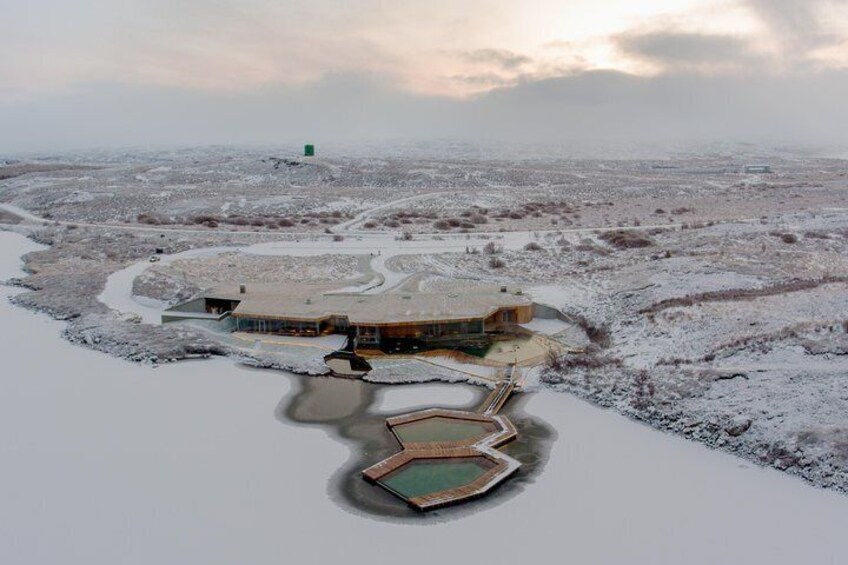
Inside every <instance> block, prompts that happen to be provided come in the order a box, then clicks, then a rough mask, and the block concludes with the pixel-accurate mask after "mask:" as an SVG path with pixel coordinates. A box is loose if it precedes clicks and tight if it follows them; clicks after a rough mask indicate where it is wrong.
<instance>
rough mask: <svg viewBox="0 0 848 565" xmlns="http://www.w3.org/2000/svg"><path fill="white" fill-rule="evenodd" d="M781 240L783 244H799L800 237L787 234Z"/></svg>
mask: <svg viewBox="0 0 848 565" xmlns="http://www.w3.org/2000/svg"><path fill="white" fill-rule="evenodd" d="M780 240H781V241H783V243H798V236H797V235H795V234H794V233H785V234H783V235H781V236H780Z"/></svg>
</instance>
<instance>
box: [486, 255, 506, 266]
mask: <svg viewBox="0 0 848 565" xmlns="http://www.w3.org/2000/svg"><path fill="white" fill-rule="evenodd" d="M504 267H506V263H504V262H503V261H502V260H501V259H500V257H495V256H494V255H493V256H491V257H489V268H490V269H503V268H504Z"/></svg>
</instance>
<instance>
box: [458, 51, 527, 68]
mask: <svg viewBox="0 0 848 565" xmlns="http://www.w3.org/2000/svg"><path fill="white" fill-rule="evenodd" d="M457 55H458V56H459V57H460V58H461V59H463V60H465V61H467V62H469V63H480V64H487V65H493V66H496V67H500V68H501V69H504V70H510V71H511V70H515V69H517V68H519V67H521V66H523V65H527V64H529V63H531V62H532V59H531V58H530V57H527V56H526V55H520V54H518V53H513V52H512V51H508V50H506V49H475V50H473V51H464V52H463V51H460V52H458V53H457Z"/></svg>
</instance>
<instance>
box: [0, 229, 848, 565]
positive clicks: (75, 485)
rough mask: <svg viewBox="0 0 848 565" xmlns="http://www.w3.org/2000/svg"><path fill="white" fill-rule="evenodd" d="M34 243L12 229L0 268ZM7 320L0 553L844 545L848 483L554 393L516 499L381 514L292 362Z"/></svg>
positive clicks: (412, 554)
mask: <svg viewBox="0 0 848 565" xmlns="http://www.w3.org/2000/svg"><path fill="white" fill-rule="evenodd" d="M34 248H35V246H34V245H33V244H31V243H28V242H25V241H24V240H23V239H22V238H21V237H20V236H17V235H14V234H8V233H0V277H8V276H14V275H15V274H16V270H17V266H18V265H19V261H18V259H17V257H18V256H19V255H20V254H21V253H23V252H25V251H28V250H30V249H34ZM0 292H2V294H4V295H8V294H10V293H11V292H15V291H14V290H11V289H2V290H0ZM0 316H2V318H0V319H2V320H3V321H2V325H0V328H2V339H0V355H2V357H3V359H4V370H3V372H2V375H1V376H0V430H2V431H0V460H2V461H3V471H2V481H0V500H3V504H2V506H0V562H2V563H57V562H61V563H69V564H71V563H84V564H86V565H87V564H89V563H92V562H93V563H126V564H132V563H145V564H147V563H203V564H204V565H214V564H217V563H235V562H242V563H253V564H262V563H279V562H280V560H281V556H282V559H283V560H284V561H285V562H292V563H295V562H305V563H329V562H339V563H341V562H344V563H364V562H367V561H368V560H370V561H374V560H375V559H376V560H379V561H380V562H391V561H395V560H396V561H398V562H403V563H408V564H416V563H427V564H432V562H433V552H432V548H433V547H438V548H439V555H441V556H444V557H445V558H449V559H450V560H451V561H452V562H453V561H456V562H458V561H462V560H468V561H471V560H474V561H475V562H481V563H493V564H499V563H519V562H536V563H562V562H566V561H568V562H576V563H581V564H594V563H628V564H643V563H644V564H648V563H650V564H663V563H675V564H676V563H687V564H693V565H697V564H700V563H704V564H710V565H714V564H716V563H726V564H732V563H770V564H776V565H779V564H782V563H787V564H789V563H792V564H795V563H844V562H845V560H846V556H848V538H846V536H845V535H844V524H845V523H846V520H848V499H846V498H845V497H844V496H843V495H840V494H837V493H835V492H830V491H824V490H818V489H815V488H812V487H810V486H808V485H806V484H804V483H802V482H801V481H800V480H797V479H793V478H791V477H788V476H785V475H782V474H780V473H778V472H776V471H772V470H765V469H760V468H753V467H751V466H750V465H748V464H745V463H743V462H742V461H741V460H739V459H736V458H734V457H731V456H729V455H725V454H722V453H719V452H714V451H709V450H707V449H706V448H704V447H703V446H701V445H698V444H695V443H690V442H687V441H685V440H682V439H678V438H675V437H672V436H669V435H665V434H661V433H658V432H656V431H653V430H651V429H650V428H647V427H645V426H642V425H639V424H636V423H633V422H632V421H630V420H627V419H625V418H623V417H621V416H618V415H615V414H614V413H612V412H610V411H605V410H600V409H598V408H595V407H592V406H590V405H588V404H586V403H583V402H581V401H579V400H576V399H574V398H572V397H570V396H567V395H563V394H554V393H539V394H536V395H534V396H532V397H531V399H530V400H529V402H528V403H527V405H526V410H527V411H528V412H530V413H531V414H533V415H535V416H536V417H539V418H542V419H544V420H546V421H547V422H548V423H549V424H550V425H551V426H552V427H553V428H554V429H555V430H556V431H557V433H558V434H559V437H558V438H557V439H556V441H555V444H554V446H553V450H552V453H551V459H550V460H549V461H548V463H547V465H546V467H545V469H544V471H543V473H542V474H541V475H540V476H539V477H538V478H537V480H536V481H535V482H534V483H532V484H528V485H526V487H525V490H524V491H523V492H522V493H520V494H519V495H518V496H516V497H514V498H511V499H508V500H506V501H504V502H502V503H501V504H498V505H496V506H494V507H492V508H489V509H487V510H485V511H482V512H477V513H473V514H471V515H467V516H465V517H464V518H462V520H461V522H460V523H454V522H443V521H440V519H439V518H438V516H431V517H425V518H422V519H421V521H420V522H417V523H412V524H410V523H408V522H404V523H391V522H385V521H378V520H374V519H370V518H367V517H365V516H361V515H357V514H353V513H350V512H346V511H343V510H342V509H341V508H340V507H339V506H338V505H337V504H336V503H335V502H334V501H333V500H332V499H331V498H329V497H328V496H327V488H328V487H327V481H328V479H329V477H330V476H331V475H332V474H333V473H335V472H336V471H337V470H338V469H339V468H340V467H341V466H343V465H344V463H345V461H346V460H347V458H348V456H349V453H348V449H347V447H345V446H344V445H343V444H341V443H338V441H337V440H334V439H332V438H330V437H328V436H327V434H326V433H325V432H324V431H323V430H321V429H317V428H310V427H303V426H295V425H289V424H286V423H281V422H280V421H278V420H277V419H276V418H275V416H274V410H275V408H276V407H277V405H278V403H279V401H280V398H281V397H283V396H284V395H286V394H287V393H288V392H289V391H290V389H291V383H290V382H289V380H288V378H287V377H286V376H285V375H284V374H281V373H279V372H270V371H268V372H263V371H256V370H247V369H242V368H238V367H236V366H234V365H233V364H231V363H230V362H228V361H225V360H218V361H205V362H188V363H180V364H174V365H169V366H164V367H160V368H158V369H152V368H150V367H147V366H140V365H133V364H130V363H126V362H124V361H120V360H118V359H114V358H111V357H108V356H105V355H102V354H99V353H96V352H93V351H89V350H86V349H83V348H78V347H75V346H73V345H71V344H69V343H67V342H65V341H64V340H62V339H61V337H60V336H59V332H60V331H61V329H62V327H63V324H62V323H60V322H56V321H52V320H49V319H47V318H46V317H44V316H41V315H36V314H33V313H30V312H27V311H24V310H22V309H19V308H16V307H13V306H12V305H11V304H9V302H8V301H7V300H5V296H4V299H3V300H2V301H0ZM392 390H394V389H392ZM439 394H441V393H439ZM414 395H415V393H413V396H414ZM397 398H398V397H395V399H394V400H390V402H391V403H393V404H389V405H390V406H391V405H393V406H399V405H400V402H401V401H400V400H397ZM292 453H301V454H305V453H308V458H306V459H303V460H299V461H297V462H295V461H294V460H293V459H292V455H291V454H292ZM422 528H426V529H422ZM501 531H505V533H507V535H508V540H507V539H504V538H503V536H499V535H497V532H501Z"/></svg>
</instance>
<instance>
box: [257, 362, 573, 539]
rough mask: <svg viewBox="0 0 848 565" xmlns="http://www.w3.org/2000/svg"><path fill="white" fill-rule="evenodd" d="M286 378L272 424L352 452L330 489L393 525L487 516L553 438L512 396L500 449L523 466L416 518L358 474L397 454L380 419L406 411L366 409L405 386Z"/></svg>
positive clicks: (516, 488)
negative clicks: (313, 431)
mask: <svg viewBox="0 0 848 565" xmlns="http://www.w3.org/2000/svg"><path fill="white" fill-rule="evenodd" d="M257 370H261V369H257ZM287 376H288V378H290V379H291V380H292V382H293V384H294V386H293V388H292V390H291V391H290V392H289V393H288V394H287V395H286V396H285V397H284V398H282V399H281V400H280V402H279V404H278V405H277V409H276V411H275V415H276V417H277V419H278V420H280V421H281V422H284V423H286V424H288V425H291V424H295V425H305V426H318V427H321V428H322V429H325V430H326V431H328V432H329V433H330V435H331V436H333V437H334V438H336V439H338V440H341V441H343V442H344V443H346V444H347V445H348V446H349V447H350V450H351V455H350V457H349V458H348V460H347V462H346V463H345V464H344V465H343V466H342V467H341V468H340V469H339V470H338V471H337V472H336V473H335V474H334V475H333V476H332V477H330V478H329V487H328V491H329V495H330V496H331V498H332V499H333V500H335V501H336V502H337V503H338V504H339V505H340V506H341V507H342V508H343V509H345V510H347V511H349V512H352V513H355V514H359V515H366V516H369V517H373V518H377V519H386V520H391V521H393V522H397V521H398V520H401V521H405V522H410V523H431V522H433V521H449V520H455V519H459V518H462V517H465V516H469V515H471V514H474V513H476V512H481V511H485V510H486V509H487V508H491V507H493V506H496V505H498V504H501V503H502V502H504V501H506V500H508V499H509V498H511V497H513V496H517V495H518V494H520V493H521V491H522V490H523V489H524V488H525V487H526V486H527V485H529V484H532V483H533V482H534V480H535V478H536V477H537V476H538V475H539V473H541V471H542V469H543V468H544V465H545V462H546V461H547V460H548V455H549V453H550V448H551V445H552V443H553V441H554V439H555V438H556V432H555V431H554V430H553V429H552V428H551V427H550V426H548V425H547V424H546V423H545V422H544V421H542V420H541V419H539V418H536V417H534V416H531V415H529V414H527V413H525V412H524V409H523V408H524V405H525V404H526V400H527V395H523V394H520V395H516V396H515V397H513V398H512V399H511V400H510V401H509V402H508V403H507V406H506V407H505V408H504V409H503V410H502V411H501V413H503V414H506V415H507V416H509V418H510V419H511V420H512V422H513V424H514V425H515V427H516V429H517V430H518V439H516V440H515V441H514V442H512V443H511V444H509V445H508V446H506V447H505V448H503V449H502V450H503V451H504V452H505V453H507V454H509V455H510V456H512V457H514V458H515V459H517V460H518V461H520V462H521V463H522V467H521V468H520V469H519V470H518V472H517V473H516V474H515V475H513V476H512V477H511V478H510V479H509V480H507V481H505V482H504V483H502V484H501V485H499V486H498V487H496V488H495V489H494V490H493V491H491V492H490V493H489V494H488V495H487V496H486V497H484V498H481V499H478V500H475V501H471V502H467V503H464V504H459V505H457V506H451V507H446V508H442V509H439V510H435V511H431V512H427V513H421V512H418V511H416V510H414V509H412V508H410V507H409V506H407V504H406V503H405V502H403V501H402V500H400V499H398V498H397V497H396V496H394V495H392V494H391V493H390V492H388V491H387V490H385V489H384V488H382V487H380V486H379V485H376V484H372V483H369V482H367V481H365V480H364V479H363V478H362V470H363V469H366V468H367V467H370V466H371V465H373V464H375V463H377V462H379V461H381V460H383V459H385V458H387V457H389V456H391V455H393V454H395V453H397V452H398V451H400V450H401V447H400V445H399V444H398V442H397V440H396V439H395V437H394V436H393V435H392V433H391V432H390V431H389V429H388V427H387V426H386V418H388V417H391V416H396V415H400V414H404V413H408V412H409V410H408V409H403V410H400V411H385V412H377V411H376V410H374V409H373V408H372V407H373V406H374V404H375V402H376V401H377V400H378V399H379V398H380V395H381V392H382V391H384V390H385V389H387V388H388V387H391V386H403V385H384V384H374V383H368V382H365V381H360V380H351V379H339V378H334V377H307V376H300V375H291V374H287ZM444 386H452V387H457V386H471V385H464V384H445V385H444ZM477 390H478V391H479V392H478V393H477V394H476V395H475V396H476V398H475V399H474V400H473V401H472V402H471V403H470V405H469V406H467V407H466V408H467V409H474V408H476V407H477V406H478V405H479V404H480V403H481V402H482V401H483V399H484V398H485V397H486V395H487V394H488V392H489V391H488V390H487V389H484V388H478V389H477ZM416 404H418V405H425V406H426V407H427V408H432V407H438V406H436V405H429V404H427V403H426V401H422V402H416Z"/></svg>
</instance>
